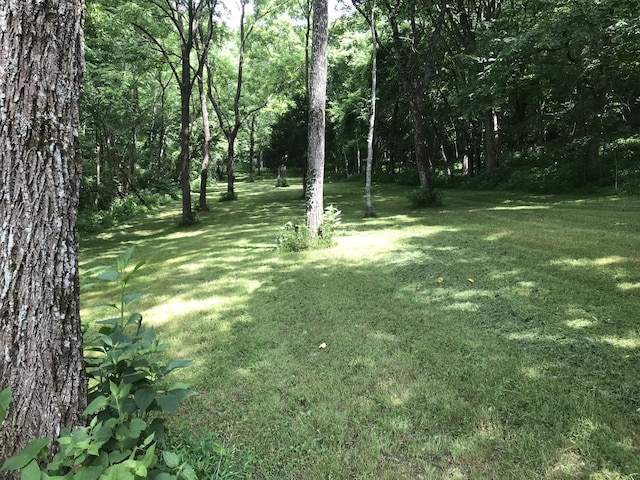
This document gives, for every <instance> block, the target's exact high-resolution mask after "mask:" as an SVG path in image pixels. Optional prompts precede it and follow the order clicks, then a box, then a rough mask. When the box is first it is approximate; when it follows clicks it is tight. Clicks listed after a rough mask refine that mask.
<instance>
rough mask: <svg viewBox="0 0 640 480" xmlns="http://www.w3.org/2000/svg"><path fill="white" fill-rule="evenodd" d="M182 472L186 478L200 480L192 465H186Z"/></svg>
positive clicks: (187, 479)
mask: <svg viewBox="0 0 640 480" xmlns="http://www.w3.org/2000/svg"><path fill="white" fill-rule="evenodd" d="M180 473H181V475H182V477H183V478H185V479H186V480H198V475H197V474H196V472H195V470H194V469H193V468H192V467H191V466H190V465H185V466H184V468H183V469H182V472H180Z"/></svg>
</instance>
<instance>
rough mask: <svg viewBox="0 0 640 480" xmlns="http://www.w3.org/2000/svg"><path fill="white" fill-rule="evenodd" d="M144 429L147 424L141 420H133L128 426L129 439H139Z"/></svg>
mask: <svg viewBox="0 0 640 480" xmlns="http://www.w3.org/2000/svg"><path fill="white" fill-rule="evenodd" d="M145 428H147V422H145V421H144V420H142V419H141V418H134V419H133V420H131V425H129V437H130V438H138V437H140V434H141V433H142V432H143V431H144V429H145Z"/></svg>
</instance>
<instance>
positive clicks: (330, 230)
mask: <svg viewBox="0 0 640 480" xmlns="http://www.w3.org/2000/svg"><path fill="white" fill-rule="evenodd" d="M341 215H342V211H341V210H338V209H337V208H336V207H334V206H333V205H329V206H328V207H326V208H325V209H324V214H323V215H322V230H321V231H320V235H319V238H318V241H319V243H320V246H323V247H330V246H332V245H333V244H334V241H335V235H336V229H337V228H338V227H339V226H340V225H341V223H342V222H341V220H340V218H341Z"/></svg>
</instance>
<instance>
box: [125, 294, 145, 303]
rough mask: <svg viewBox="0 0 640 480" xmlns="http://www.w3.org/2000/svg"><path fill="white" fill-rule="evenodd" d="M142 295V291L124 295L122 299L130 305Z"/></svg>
mask: <svg viewBox="0 0 640 480" xmlns="http://www.w3.org/2000/svg"><path fill="white" fill-rule="evenodd" d="M140 297H142V294H141V293H132V294H130V295H125V296H124V297H122V301H123V302H124V304H125V305H128V304H130V303H131V302H133V301H135V300H138V299H139V298H140Z"/></svg>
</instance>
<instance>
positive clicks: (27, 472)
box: [20, 460, 40, 480]
mask: <svg viewBox="0 0 640 480" xmlns="http://www.w3.org/2000/svg"><path fill="white" fill-rule="evenodd" d="M20 480H40V467H39V466H38V462H36V461H35V460H31V461H30V462H29V463H27V465H26V466H25V467H24V468H23V469H22V472H21V473H20Z"/></svg>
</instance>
